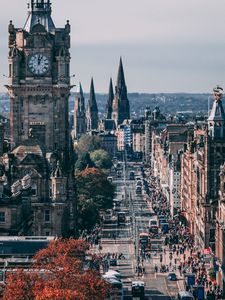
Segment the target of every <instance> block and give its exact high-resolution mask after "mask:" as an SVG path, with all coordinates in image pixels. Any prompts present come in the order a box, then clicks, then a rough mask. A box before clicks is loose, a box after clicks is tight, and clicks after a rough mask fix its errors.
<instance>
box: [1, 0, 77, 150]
mask: <svg viewBox="0 0 225 300" xmlns="http://www.w3.org/2000/svg"><path fill="white" fill-rule="evenodd" d="M51 11H52V9H51V1H50V0H31V3H30V5H29V11H28V17H27V20H26V23H25V25H24V27H23V28H15V27H14V25H13V23H12V21H10V24H9V28H8V30H9V58H8V62H9V76H8V77H9V80H8V85H7V89H8V93H9V96H10V112H11V115H10V127H11V147H12V148H14V147H15V146H18V145H20V144H21V143H23V142H24V141H26V140H28V139H29V138H30V137H32V138H34V139H35V140H38V141H39V142H40V144H41V145H44V146H45V149H46V152H58V153H59V154H64V155H66V153H68V148H69V136H70V135H69V121H68V102H69V95H70V89H71V86H70V52H69V49H70V24H69V21H67V23H66V25H65V27H64V28H56V27H55V25H54V22H53V20H52V17H51Z"/></svg>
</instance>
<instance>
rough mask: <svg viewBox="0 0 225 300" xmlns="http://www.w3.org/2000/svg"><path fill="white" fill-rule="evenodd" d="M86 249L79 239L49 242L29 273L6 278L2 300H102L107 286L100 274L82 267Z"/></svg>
mask: <svg viewBox="0 0 225 300" xmlns="http://www.w3.org/2000/svg"><path fill="white" fill-rule="evenodd" d="M87 250H88V245H87V244H86V243H85V242H84V241H81V240H72V239H70V240H56V241H52V242H51V243H50V244H49V246H48V247H47V248H46V249H43V250H40V251H39V252H38V253H37V254H36V256H35V257H34V263H33V265H32V267H31V269H30V271H29V272H25V271H21V270H20V271H18V272H16V273H11V274H9V275H8V277H7V281H6V287H5V289H4V292H3V300H9V299H10V300H11V299H13V300H28V299H29V300H33V299H35V300H46V299H49V300H50V299H51V300H64V299H65V300H70V299H71V300H89V299H93V300H98V299H105V298H106V295H107V292H108V284H107V283H106V282H105V281H104V280H103V279H101V277H100V274H99V273H97V272H95V271H93V270H91V269H87V268H84V265H85V253H86V251H87Z"/></svg>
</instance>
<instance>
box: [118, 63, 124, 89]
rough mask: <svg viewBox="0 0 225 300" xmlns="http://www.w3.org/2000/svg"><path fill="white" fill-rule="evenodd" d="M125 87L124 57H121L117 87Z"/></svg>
mask: <svg viewBox="0 0 225 300" xmlns="http://www.w3.org/2000/svg"><path fill="white" fill-rule="evenodd" d="M124 87H126V82H125V76H124V70H123V62H122V57H120V63H119V71H118V76H117V88H118V89H122V88H124Z"/></svg>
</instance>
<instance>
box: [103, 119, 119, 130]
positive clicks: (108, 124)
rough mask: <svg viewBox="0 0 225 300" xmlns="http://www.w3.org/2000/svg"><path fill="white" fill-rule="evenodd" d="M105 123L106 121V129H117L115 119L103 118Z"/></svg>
mask: <svg viewBox="0 0 225 300" xmlns="http://www.w3.org/2000/svg"><path fill="white" fill-rule="evenodd" d="M103 123H104V129H105V130H106V131H111V130H115V129H116V123H115V121H114V120H111V119H106V120H103Z"/></svg>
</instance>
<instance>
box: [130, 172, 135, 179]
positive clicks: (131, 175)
mask: <svg viewBox="0 0 225 300" xmlns="http://www.w3.org/2000/svg"><path fill="white" fill-rule="evenodd" d="M130 180H135V173H134V171H130Z"/></svg>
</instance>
